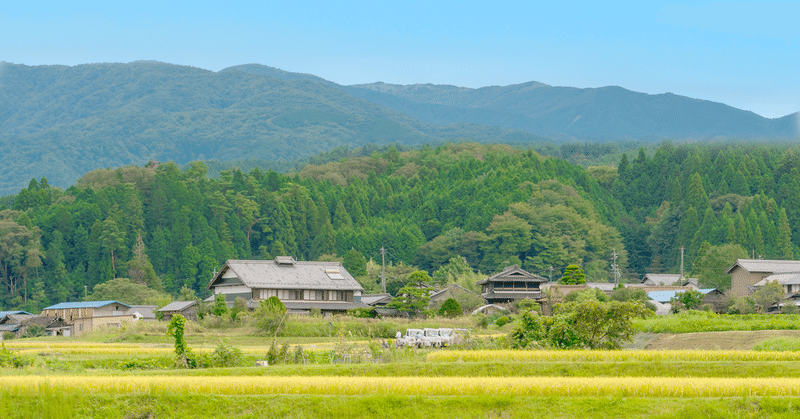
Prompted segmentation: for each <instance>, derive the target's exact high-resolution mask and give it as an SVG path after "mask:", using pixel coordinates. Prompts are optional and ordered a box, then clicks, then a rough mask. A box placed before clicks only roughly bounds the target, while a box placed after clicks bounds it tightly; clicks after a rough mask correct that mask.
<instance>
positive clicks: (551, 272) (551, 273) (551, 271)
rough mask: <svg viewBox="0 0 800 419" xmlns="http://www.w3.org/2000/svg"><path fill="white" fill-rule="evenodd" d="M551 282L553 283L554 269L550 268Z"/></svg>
mask: <svg viewBox="0 0 800 419" xmlns="http://www.w3.org/2000/svg"><path fill="white" fill-rule="evenodd" d="M550 282H553V267H552V266H551V267H550Z"/></svg>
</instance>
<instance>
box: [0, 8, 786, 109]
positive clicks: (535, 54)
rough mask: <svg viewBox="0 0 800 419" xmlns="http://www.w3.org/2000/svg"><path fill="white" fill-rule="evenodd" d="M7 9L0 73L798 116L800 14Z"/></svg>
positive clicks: (0, 21) (0, 18)
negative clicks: (351, 87)
mask: <svg viewBox="0 0 800 419" xmlns="http://www.w3.org/2000/svg"><path fill="white" fill-rule="evenodd" d="M118 3H120V2H113V1H108V0H104V1H80V0H74V1H36V0H28V1H24V2H22V1H19V2H9V1H4V2H3V3H2V7H0V61H8V62H13V63H18V64H28V65H41V64H66V65H76V64H84V63H94V62H129V61H134V60H141V59H146V60H158V61H164V62H169V63H175V64H182V65H190V66H194V67H200V68H204V69H209V70H213V71H218V70H221V69H223V68H225V67H229V66H232V65H237V64H247V63H259V64H265V65H269V66H272V67H278V68H281V69H283V70H287V71H294V72H302V73H311V74H315V75H317V76H320V77H323V78H325V79H328V80H331V81H334V82H336V83H340V84H357V83H370V82H376V81H383V82H387V83H398V84H412V83H435V84H453V85H458V86H467V87H482V86H489V85H508V84H515V83H522V82H526V81H532V80H535V81H539V82H542V83H546V84H550V85H556V86H575V87H600V86H607V85H618V86H622V87H625V88H627V89H631V90H635V91H640V92H645V93H664V92H672V93H675V94H680V95H685V96H690V97H694V98H699V99H708V100H713V101H717V102H723V103H726V104H729V105H731V106H735V107H738V108H742V109H747V110H752V111H754V112H756V113H758V114H761V115H764V116H767V117H778V116H783V115H786V114H789V113H792V112H797V111H798V110H800V80H799V79H798V73H800V65H798V64H800V1H783V2H782V1H774V2H773V1H759V2H734V1H718V2H683V3H680V4H677V3H666V2H665V3H660V2H638V1H637V2H556V1H548V2H542V3H535V2H530V1H524V2H523V1H520V2H498V1H495V2H491V3H489V2H469V1H458V2H444V1H441V2H431V1H424V2H412V1H403V2H398V3H397V5H393V6H389V5H385V4H388V2H387V3H383V2H375V1H374V0H373V1H369V2H333V1H328V2H302V1H280V2H265V1H235V0H227V1H225V2H221V1H192V2H170V1H164V0H161V1H149V0H139V1H135V2H124V4H118Z"/></svg>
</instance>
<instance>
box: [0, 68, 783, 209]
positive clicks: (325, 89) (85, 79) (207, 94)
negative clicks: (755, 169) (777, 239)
mask: <svg viewBox="0 0 800 419" xmlns="http://www.w3.org/2000/svg"><path fill="white" fill-rule="evenodd" d="M796 136H797V114H795V115H792V116H787V117H784V118H780V119H774V120H770V119H766V118H763V117H760V116H758V115H756V114H754V113H752V112H746V111H742V110H739V109H735V108H732V107H730V106H726V105H723V104H719V103H714V102H708V101H702V100H697V99H690V98H686V97H681V96H676V95H671V94H665V95H646V94H642V93H636V92H631V91H629V90H625V89H622V88H620V87H606V88H600V89H575V88H567V87H552V86H548V85H545V84H541V83H536V82H531V83H525V84H521V85H514V86H506V87H485V88H481V89H467V88H461V87H454V86H437V85H412V86H399V85H389V84H384V83H373V84H367V85H356V86H341V85H338V84H335V83H332V82H330V81H327V80H324V79H322V78H319V77H317V76H314V75H310V74H299V73H290V72H286V71H282V70H279V69H276V68H272V67H267V66H262V65H242V66H235V67H230V68H226V69H225V70H222V71H220V72H217V73H215V72H212V71H207V70H202V69H198V68H193V67H186V66H177V65H172V64H165V63H159V62H150V61H137V62H133V63H128V64H86V65H79V66H74V67H68V66H34V67H32V66H25V65H16V64H10V63H5V62H3V63H0V153H2V155H3V156H4V164H3V165H2V167H0V195H3V194H9V193H16V192H17V191H19V189H20V188H22V187H24V186H26V185H27V184H28V181H29V180H30V179H31V178H33V177H35V178H37V179H38V178H40V177H42V176H45V177H47V178H48V180H49V181H50V183H51V184H54V185H57V186H62V187H66V186H68V185H70V184H71V183H73V182H74V181H75V180H76V179H77V178H79V177H80V176H81V175H83V174H84V173H85V172H87V171H89V170H92V169H95V168H100V167H115V166H122V165H128V164H142V163H144V162H146V161H148V160H152V159H155V160H162V161H165V160H174V161H176V162H178V163H187V162H189V161H193V160H200V159H219V160H223V161H225V160H234V159H245V158H258V159H265V160H290V159H296V158H300V157H305V156H309V155H313V154H316V153H318V152H321V151H326V150H330V149H332V148H334V147H337V146H343V145H346V146H351V147H356V146H360V145H364V144H369V143H375V144H388V143H401V144H407V145H415V144H421V143H429V142H438V141H444V140H457V139H470V140H475V141H492V142H514V143H536V142H544V141H563V140H581V141H609V140H623V139H643V140H647V139H660V138H665V137H668V138H672V139H677V140H680V139H687V138H689V139H709V138H715V137H724V138H742V139H745V138H746V139H755V140H765V139H788V138H795V137H796Z"/></svg>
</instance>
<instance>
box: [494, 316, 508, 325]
mask: <svg viewBox="0 0 800 419" xmlns="http://www.w3.org/2000/svg"><path fill="white" fill-rule="evenodd" d="M510 321H511V319H509V318H508V316H500V317H498V318H497V319H496V320H495V321H494V324H496V325H497V327H503V326H505V325H507V324H508V322H510Z"/></svg>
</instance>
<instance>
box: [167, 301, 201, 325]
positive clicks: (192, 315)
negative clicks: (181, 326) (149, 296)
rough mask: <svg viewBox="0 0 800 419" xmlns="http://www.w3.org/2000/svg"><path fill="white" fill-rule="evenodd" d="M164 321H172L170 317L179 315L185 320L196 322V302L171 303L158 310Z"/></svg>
mask: <svg viewBox="0 0 800 419" xmlns="http://www.w3.org/2000/svg"><path fill="white" fill-rule="evenodd" d="M158 312H159V313H161V315H162V316H163V317H162V318H161V319H162V320H165V321H170V320H172V316H174V315H176V314H180V315H181V316H183V317H185V318H186V319H187V320H191V321H195V322H196V321H197V301H173V302H171V303H169V304H167V305H165V306H164V307H161V308H160V309H158Z"/></svg>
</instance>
